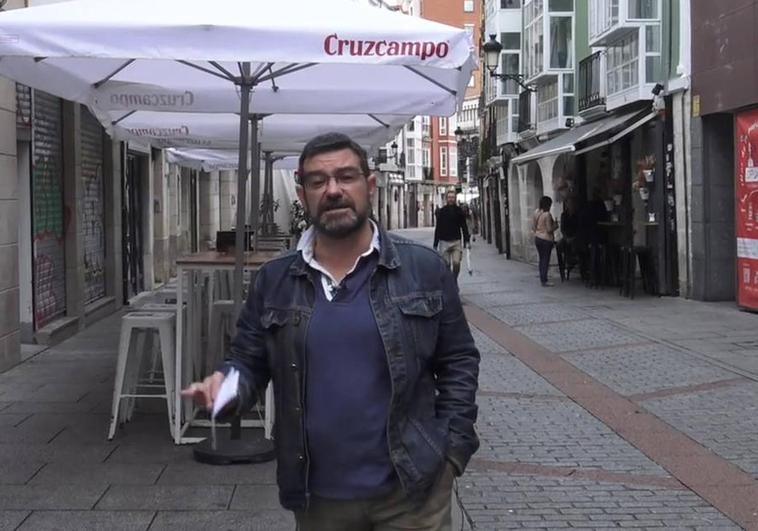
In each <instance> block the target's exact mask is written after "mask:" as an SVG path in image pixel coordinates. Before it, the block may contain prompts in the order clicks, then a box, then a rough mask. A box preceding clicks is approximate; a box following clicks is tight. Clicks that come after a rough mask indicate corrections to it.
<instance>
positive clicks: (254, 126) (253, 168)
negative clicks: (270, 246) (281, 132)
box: [250, 115, 261, 249]
mask: <svg viewBox="0 0 758 531" xmlns="http://www.w3.org/2000/svg"><path fill="white" fill-rule="evenodd" d="M258 120H259V117H258V116H257V115H253V116H251V117H250V145H251V146H252V152H253V154H252V158H251V159H250V178H251V179H252V181H251V186H250V195H251V196H252V198H251V199H250V201H251V203H250V218H251V219H250V230H252V231H253V242H254V243H253V249H257V248H258V232H260V231H259V230H258V228H259V227H260V204H261V150H260V146H259V145H258Z"/></svg>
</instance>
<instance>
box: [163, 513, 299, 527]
mask: <svg viewBox="0 0 758 531" xmlns="http://www.w3.org/2000/svg"><path fill="white" fill-rule="evenodd" d="M176 529H181V530H182V531H207V530H208V529H225V530H239V531H292V530H293V529H295V518H294V516H292V513H290V512H288V511H285V510H283V509H279V510H276V511H274V510H255V509H252V510H249V511H216V512H212V511H203V512H201V511H181V512H174V511H161V512H159V513H158V514H157V515H156V517H155V520H154V521H153V523H152V525H151V526H150V531H174V530H176Z"/></svg>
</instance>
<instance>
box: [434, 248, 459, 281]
mask: <svg viewBox="0 0 758 531" xmlns="http://www.w3.org/2000/svg"><path fill="white" fill-rule="evenodd" d="M439 250H440V254H441V255H442V258H444V259H445V263H446V264H447V268H448V269H452V271H453V273H454V274H455V276H456V277H457V276H458V273H459V272H460V271H461V260H462V259H463V247H461V241H460V240H457V241H454V242H446V241H440V243H439Z"/></svg>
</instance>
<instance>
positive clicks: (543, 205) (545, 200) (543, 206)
mask: <svg viewBox="0 0 758 531" xmlns="http://www.w3.org/2000/svg"><path fill="white" fill-rule="evenodd" d="M551 206H553V200H552V199H550V198H549V197H548V196H546V195H543V196H542V197H541V198H540V210H542V211H543V212H547V211H549V210H550V207H551Z"/></svg>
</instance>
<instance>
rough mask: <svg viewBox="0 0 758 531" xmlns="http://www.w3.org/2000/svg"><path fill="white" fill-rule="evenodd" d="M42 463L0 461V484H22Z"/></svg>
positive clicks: (37, 470)
mask: <svg viewBox="0 0 758 531" xmlns="http://www.w3.org/2000/svg"><path fill="white" fill-rule="evenodd" d="M44 465H45V464H44V463H41V462H28V461H0V485H23V484H25V483H26V482H28V481H29V480H30V479H31V478H32V477H33V476H34V475H35V474H36V473H37V472H39V470H40V469H41V468H42V467H43V466H44Z"/></svg>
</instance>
